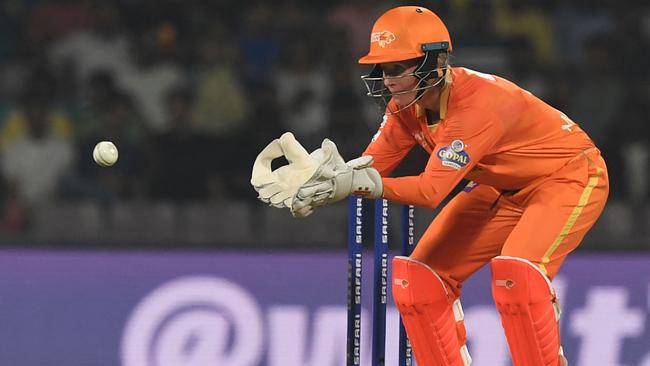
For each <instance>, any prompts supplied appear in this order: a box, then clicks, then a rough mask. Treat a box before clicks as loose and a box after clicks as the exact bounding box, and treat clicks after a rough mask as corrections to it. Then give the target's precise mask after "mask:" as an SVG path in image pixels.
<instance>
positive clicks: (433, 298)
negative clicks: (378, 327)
mask: <svg viewBox="0 0 650 366" xmlns="http://www.w3.org/2000/svg"><path fill="white" fill-rule="evenodd" d="M392 288H393V298H394V299H395V304H396V305H397V309H398V310H399V312H400V315H401V317H402V320H403V322H404V327H405V328H406V334H407V335H408V337H409V340H410V341H411V344H412V346H413V352H414V353H415V359H416V360H417V362H418V365H423V366H467V365H469V364H470V363H471V358H470V357H469V353H468V352H467V347H465V326H464V324H463V311H462V308H461V306H460V301H458V299H456V298H455V297H454V295H453V293H452V292H451V291H449V290H448V289H447V285H445V282H444V281H443V280H442V278H440V276H439V275H438V274H437V273H436V272H434V271H433V270H432V269H431V268H430V267H429V266H427V265H426V264H424V263H421V262H418V261H416V260H413V259H411V258H408V257H399V256H398V257H395V258H393V286H392Z"/></svg>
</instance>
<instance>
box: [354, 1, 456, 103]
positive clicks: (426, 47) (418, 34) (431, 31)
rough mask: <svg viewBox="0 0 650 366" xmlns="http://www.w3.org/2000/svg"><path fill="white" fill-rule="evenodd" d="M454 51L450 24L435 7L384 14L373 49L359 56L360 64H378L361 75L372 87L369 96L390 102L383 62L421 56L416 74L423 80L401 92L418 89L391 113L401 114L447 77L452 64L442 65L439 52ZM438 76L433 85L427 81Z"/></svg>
mask: <svg viewBox="0 0 650 366" xmlns="http://www.w3.org/2000/svg"><path fill="white" fill-rule="evenodd" d="M451 51H452V46H451V38H450V37H449V31H447V27H446V26H445V24H444V23H443V22H442V20H440V18H439V17H438V16H437V15H436V14H435V13H433V12H432V11H431V10H429V9H426V8H423V7H419V6H400V7H397V8H393V9H391V10H388V11H387V12H386V13H384V14H383V15H382V16H381V17H379V19H377V21H376V22H375V25H374V26H373V27H372V33H371V35H370V52H368V54H367V55H365V56H363V57H361V58H360V59H359V63H360V64H369V65H373V64H374V67H373V68H372V70H371V71H370V73H369V74H367V75H364V76H362V77H361V79H362V80H363V82H364V83H365V85H366V88H367V89H368V93H367V95H368V96H370V97H373V98H379V99H380V100H381V101H383V102H384V103H385V104H388V101H389V100H390V97H391V96H392V94H391V92H390V91H389V90H388V88H386V86H385V85H384V79H383V72H382V69H381V67H380V64H382V63H387V62H397V61H405V60H411V59H417V58H421V61H420V62H419V63H418V65H417V67H416V68H415V71H414V72H413V73H410V74H407V75H403V76H401V77H408V76H414V77H416V78H417V79H419V81H418V83H417V85H416V86H415V88H413V89H411V90H407V91H404V92H400V94H405V93H412V92H414V91H416V92H417V94H416V96H415V98H414V99H413V102H411V103H410V104H409V105H407V106H403V107H401V108H400V109H399V110H397V111H391V112H390V114H395V113H398V112H400V111H402V110H404V109H406V108H408V107H410V106H411V105H413V104H415V102H417V101H418V100H419V99H420V98H422V96H423V95H424V92H425V91H426V90H427V89H430V88H433V87H435V86H437V85H440V83H442V82H443V81H444V80H445V76H446V74H447V71H448V65H444V66H443V67H441V68H439V67H438V55H439V54H440V53H443V52H444V53H449V52H451ZM434 78H435V79H437V80H436V81H435V82H433V83H432V84H427V81H429V80H432V79H434Z"/></svg>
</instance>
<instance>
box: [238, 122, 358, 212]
mask: <svg viewBox="0 0 650 366" xmlns="http://www.w3.org/2000/svg"><path fill="white" fill-rule="evenodd" d="M283 156H284V157H285V158H286V159H287V161H289V164H288V165H284V166H282V167H280V168H278V169H276V170H271V163H272V161H273V160H274V159H276V158H280V157H283ZM345 166H346V165H345V161H343V158H341V156H340V155H339V154H338V151H337V150H336V145H334V143H333V142H332V141H330V140H328V139H325V140H323V143H322V146H321V148H319V149H316V150H314V151H313V152H312V153H311V154H308V153H307V151H306V150H305V149H304V148H303V147H302V145H300V143H299V142H298V141H296V139H295V137H294V136H293V134H292V133H290V132H287V133H285V134H283V135H282V136H280V138H279V139H275V140H273V141H271V143H270V144H268V145H267V146H266V147H265V148H264V150H262V152H260V154H259V155H258V156H257V159H255V163H254V164H253V172H252V174H251V184H252V185H253V187H254V188H255V190H256V191H257V192H258V193H259V196H258V198H259V199H260V200H261V201H262V202H265V203H268V204H269V205H270V206H273V207H278V208H284V207H287V208H290V207H291V202H292V201H293V197H294V196H295V195H296V193H297V192H298V189H299V188H300V187H301V186H302V185H303V184H305V183H306V182H308V181H309V180H310V179H312V178H313V177H314V176H321V175H324V176H333V175H334V171H340V170H341V169H343V168H344V167H345Z"/></svg>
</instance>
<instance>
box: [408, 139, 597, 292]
mask: <svg viewBox="0 0 650 366" xmlns="http://www.w3.org/2000/svg"><path fill="white" fill-rule="evenodd" d="M608 192H609V182H608V177H607V167H606V165H605V161H604V160H603V159H602V157H601V156H600V152H599V151H598V149H596V148H593V149H590V150H587V151H585V152H583V153H581V154H579V155H577V156H576V157H575V158H573V159H572V160H570V161H569V162H568V163H567V164H566V165H565V166H563V167H562V168H561V169H560V170H558V171H557V172H555V173H553V174H551V175H549V176H545V177H542V178H539V179H537V180H536V181H534V182H532V183H531V184H529V185H528V186H527V187H525V188H523V189H521V190H520V191H517V192H516V193H514V194H511V195H508V194H507V193H505V194H502V192H499V191H498V190H497V189H495V188H492V187H490V186H486V185H480V184H479V185H478V186H476V187H475V188H474V189H472V190H470V191H468V192H466V191H462V192H460V193H459V194H457V195H456V196H455V197H454V198H453V199H452V200H451V201H450V202H449V203H448V204H447V205H446V206H445V207H444V208H443V209H442V210H441V212H440V213H439V214H438V216H437V217H436V218H435V219H434V220H433V222H432V223H431V225H430V226H429V228H428V229H427V230H426V232H425V233H424V235H423V236H422V238H421V239H420V241H419V242H418V244H417V246H416V248H415V250H414V251H413V254H412V255H411V257H412V258H414V259H416V260H418V261H421V262H423V263H426V264H427V265H429V266H430V267H431V268H432V269H433V270H434V271H436V272H437V273H438V274H439V275H440V276H441V277H442V278H443V279H445V280H446V281H447V283H448V284H449V285H450V287H451V288H452V290H453V291H454V292H455V293H456V295H457V296H460V288H461V286H462V283H463V282H464V281H465V280H466V279H467V278H468V277H469V276H470V275H471V274H472V273H474V272H476V271H477V270H478V269H480V268H481V267H482V266H483V265H485V264H486V263H488V262H489V261H490V260H491V259H492V258H494V257H495V256H498V255H505V256H513V257H519V258H525V259H527V260H529V261H531V262H532V263H535V264H536V265H538V266H539V267H540V269H541V270H542V271H543V272H544V273H546V275H547V276H548V277H549V278H550V279H553V277H554V276H555V274H556V273H557V272H558V270H559V268H560V266H561V265H562V262H563V261H564V259H565V258H566V256H567V255H568V254H569V253H570V252H571V251H573V250H574V249H575V248H576V247H577V246H578V245H579V244H580V242H581V241H582V238H583V237H584V236H585V234H586V233H587V231H588V230H589V229H590V228H591V227H592V226H593V224H594V223H595V222H596V220H597V219H598V216H600V213H601V212H602V210H603V208H604V206H605V202H606V200H607V195H608Z"/></svg>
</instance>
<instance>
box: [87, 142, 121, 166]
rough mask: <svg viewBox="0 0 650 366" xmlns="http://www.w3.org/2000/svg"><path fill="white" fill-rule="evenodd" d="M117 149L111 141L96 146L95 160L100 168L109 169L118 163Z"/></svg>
mask: <svg viewBox="0 0 650 366" xmlns="http://www.w3.org/2000/svg"><path fill="white" fill-rule="evenodd" d="M117 157H118V153H117V147H115V145H114V144H113V143H112V142H110V141H101V142H100V143H98V144H97V145H95V149H94V150H93V159H95V163H97V164H98V165H100V166H103V167H108V166H111V165H113V164H115V162H116V161H117Z"/></svg>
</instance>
